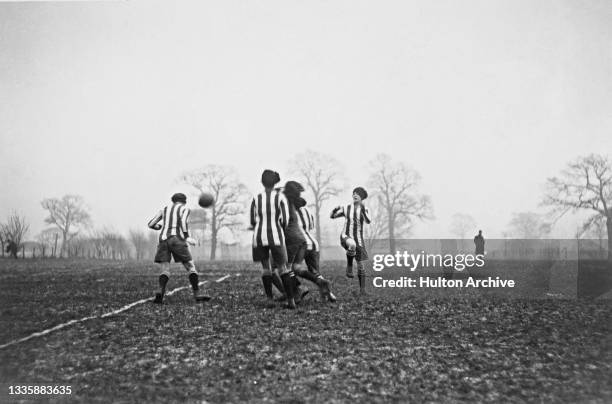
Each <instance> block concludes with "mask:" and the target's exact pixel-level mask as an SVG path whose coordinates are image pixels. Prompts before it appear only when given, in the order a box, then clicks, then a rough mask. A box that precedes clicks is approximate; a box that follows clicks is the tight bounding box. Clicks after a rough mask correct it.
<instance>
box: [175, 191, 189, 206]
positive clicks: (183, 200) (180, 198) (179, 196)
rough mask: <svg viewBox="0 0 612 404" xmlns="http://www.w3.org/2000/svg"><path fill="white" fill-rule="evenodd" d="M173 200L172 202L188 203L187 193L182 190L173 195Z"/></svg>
mask: <svg viewBox="0 0 612 404" xmlns="http://www.w3.org/2000/svg"><path fill="white" fill-rule="evenodd" d="M171 200H172V202H181V203H187V197H186V196H185V194H182V193H180V192H178V193H176V194H174V195H172V198H171Z"/></svg>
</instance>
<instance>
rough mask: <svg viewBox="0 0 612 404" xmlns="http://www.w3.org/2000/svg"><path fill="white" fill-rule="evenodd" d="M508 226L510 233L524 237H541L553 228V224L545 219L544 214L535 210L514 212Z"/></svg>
mask: <svg viewBox="0 0 612 404" xmlns="http://www.w3.org/2000/svg"><path fill="white" fill-rule="evenodd" d="M508 227H509V233H510V234H512V235H513V236H515V237H517V238H523V239H539V238H542V237H544V236H546V235H547V234H549V233H550V230H551V225H550V223H547V222H546V221H545V220H544V216H543V215H540V214H538V213H534V212H519V213H514V214H513V215H512V219H511V220H510V223H508Z"/></svg>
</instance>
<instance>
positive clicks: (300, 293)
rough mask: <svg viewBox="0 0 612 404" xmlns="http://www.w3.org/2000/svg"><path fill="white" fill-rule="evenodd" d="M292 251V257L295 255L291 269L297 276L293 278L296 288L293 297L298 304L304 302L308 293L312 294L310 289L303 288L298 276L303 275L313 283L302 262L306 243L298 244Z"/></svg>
mask: <svg viewBox="0 0 612 404" xmlns="http://www.w3.org/2000/svg"><path fill="white" fill-rule="evenodd" d="M291 250H292V255H293V259H292V263H291V269H292V270H293V273H294V274H295V275H296V276H294V278H293V279H294V286H295V289H294V293H293V296H294V298H295V303H296V304H298V303H300V302H301V301H302V300H304V298H305V297H306V295H308V293H310V290H309V289H308V288H306V287H303V286H302V285H301V284H300V281H299V279H298V276H300V274H302V275H304V276H302V277H303V278H304V279H309V280H311V281H312V279H310V278H309V273H308V270H307V269H306V268H304V266H303V265H302V262H303V261H304V256H305V254H306V242H304V243H302V244H298V245H297V246H294V247H293V248H291ZM315 283H316V282H315Z"/></svg>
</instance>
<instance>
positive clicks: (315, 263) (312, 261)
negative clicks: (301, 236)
mask: <svg viewBox="0 0 612 404" xmlns="http://www.w3.org/2000/svg"><path fill="white" fill-rule="evenodd" d="M304 261H305V262H306V266H307V267H308V270H309V271H310V272H312V273H313V274H315V275H319V252H318V251H315V250H306V254H304Z"/></svg>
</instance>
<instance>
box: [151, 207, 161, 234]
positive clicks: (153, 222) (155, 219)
mask: <svg viewBox="0 0 612 404" xmlns="http://www.w3.org/2000/svg"><path fill="white" fill-rule="evenodd" d="M163 217H164V210H163V209H162V210H160V211H159V212H157V215H155V216H153V218H152V219H151V220H149V223H148V226H149V228H150V229H153V230H161V228H162V226H161V224H159V222H160V221H161V220H162V219H163Z"/></svg>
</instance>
